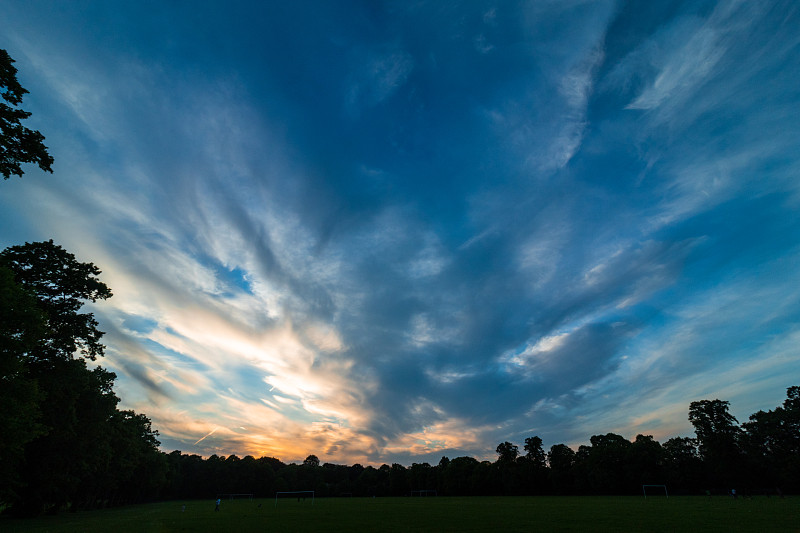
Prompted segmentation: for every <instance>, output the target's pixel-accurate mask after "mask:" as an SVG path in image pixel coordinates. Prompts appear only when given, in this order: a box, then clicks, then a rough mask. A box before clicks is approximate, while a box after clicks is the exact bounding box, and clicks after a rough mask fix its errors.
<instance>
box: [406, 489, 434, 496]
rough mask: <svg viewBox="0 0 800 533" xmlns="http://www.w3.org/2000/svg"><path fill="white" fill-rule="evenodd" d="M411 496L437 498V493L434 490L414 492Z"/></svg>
mask: <svg viewBox="0 0 800 533" xmlns="http://www.w3.org/2000/svg"><path fill="white" fill-rule="evenodd" d="M411 496H436V491H435V490H433V489H425V490H412V491H411Z"/></svg>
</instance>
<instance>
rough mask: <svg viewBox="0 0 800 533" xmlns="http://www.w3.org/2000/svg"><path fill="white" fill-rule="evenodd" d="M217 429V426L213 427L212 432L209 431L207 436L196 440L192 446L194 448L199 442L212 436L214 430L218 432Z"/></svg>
mask: <svg viewBox="0 0 800 533" xmlns="http://www.w3.org/2000/svg"><path fill="white" fill-rule="evenodd" d="M218 429H219V426H217V427H215V428H214V429H212V430H211V431H210V432H209V433H208V435H206V436H204V437H200V438H199V439H198V440H197V442H195V443H194V445H195V446H196V445H197V444H198V443H199V442H202V441H203V440H205V439H207V438H208V437H210V436H211V435H213V434H214V432H215V431H216V430H218Z"/></svg>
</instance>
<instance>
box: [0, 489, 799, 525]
mask: <svg viewBox="0 0 800 533" xmlns="http://www.w3.org/2000/svg"><path fill="white" fill-rule="evenodd" d="M259 504H260V505H261V507H259ZM183 505H186V511H185V512H184V511H182V507H183ZM799 507H800V499H798V498H796V497H795V498H785V499H779V498H765V497H757V498H753V499H738V500H733V499H731V498H728V497H714V498H705V497H699V496H698V497H671V498H669V499H666V498H664V497H650V498H648V499H646V500H645V499H644V498H643V497H641V496H639V497H633V496H628V497H566V496H564V497H484V498H478V497H473V498H445V497H438V498H375V499H373V498H327V499H317V500H316V501H315V502H314V504H313V505H312V504H311V500H306V501H304V502H303V501H301V502H298V501H296V500H293V499H288V500H279V501H278V504H277V506H276V505H275V501H274V500H271V499H263V500H254V501H252V502H251V501H247V500H236V501H224V502H223V503H222V509H221V511H220V512H214V503H213V501H211V500H209V501H196V500H195V501H186V502H182V501H178V502H165V503H154V504H145V505H136V506H130V507H123V508H118V509H106V510H99V511H87V512H81V513H74V514H70V513H64V514H60V515H57V516H48V517H41V518H37V519H33V520H9V519H0V531H3V532H7V533H13V532H23V531H24V532H37V531H38V532H53V533H56V532H87V533H93V532H97V533H100V532H103V533H106V532H112V533H125V532H136V533H142V532H144V533H147V532H170V531H187V532H188V531H230V532H235V533H247V532H250V531H258V532H265V531H278V532H298V533H300V532H305V531H324V532H326V533H335V532H352V531H380V532H400V531H403V532H408V531H458V532H468V531H503V532H508V531H525V532H530V531H547V532H550V531H576V532H584V531H664V532H679V531H721V532H722V531H724V532H726V533H727V532H731V531H758V532H769V531H775V532H792V531H796V532H800V512H799V511H800V509H799Z"/></svg>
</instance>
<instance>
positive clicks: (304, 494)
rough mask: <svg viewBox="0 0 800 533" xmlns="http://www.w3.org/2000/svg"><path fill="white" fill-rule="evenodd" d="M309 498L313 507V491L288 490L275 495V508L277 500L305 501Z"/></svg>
mask: <svg viewBox="0 0 800 533" xmlns="http://www.w3.org/2000/svg"><path fill="white" fill-rule="evenodd" d="M309 496H310V497H311V505H314V491H313V490H290V491H281V492H276V493H275V507H277V506H278V498H283V499H285V498H297V501H298V502H299V501H300V500H302V501H306V498H308V497H309Z"/></svg>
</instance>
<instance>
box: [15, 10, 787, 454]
mask: <svg viewBox="0 0 800 533" xmlns="http://www.w3.org/2000/svg"><path fill="white" fill-rule="evenodd" d="M799 10H800V5H798V4H797V3H796V2H792V1H785V2H780V1H773V2H770V1H741V2H737V1H733V0H730V1H722V2H718V3H717V2H702V1H694V0H692V1H686V2H679V1H653V2H630V3H626V2H608V1H571V0H564V1H555V0H538V1H532V2H516V1H511V0H508V1H502V2H482V1H477V0H476V1H465V2H448V1H445V0H437V1H430V2H425V1H398V2H379V1H373V0H366V1H363V2H349V1H337V2H329V1H322V0H318V1H298V2H294V1H293V2H272V1H270V2H262V1H257V2H246V1H240V0H232V1H228V2H202V1H193V2H149V1H142V2H106V1H102V2H101V1H80V2H78V1H76V2H52V1H38V0H29V1H25V2H22V1H17V0H0V12H2V19H3V23H2V24H0V48H4V49H6V50H7V51H8V52H9V54H10V55H11V57H12V58H14V59H15V60H16V63H15V66H16V67H17V68H18V69H19V74H18V79H19V81H20V82H21V84H22V85H23V87H25V88H26V89H28V90H29V91H30V94H28V95H26V96H25V99H24V100H23V104H22V107H23V108H24V109H26V110H28V111H31V112H32V113H33V115H32V117H31V118H30V119H29V120H27V121H26V122H27V126H28V127H31V128H34V129H38V130H40V131H41V132H42V133H43V134H44V135H45V137H46V140H45V144H46V145H47V146H48V148H49V151H50V154H51V155H52V156H53V157H54V158H55V164H54V166H53V173H52V174H47V173H44V172H42V171H41V170H39V169H38V168H37V167H35V166H32V165H28V166H27V167H26V168H25V171H26V173H25V175H24V177H23V178H22V179H19V178H16V177H12V178H11V179H9V180H7V181H4V182H2V183H0V248H5V247H6V246H11V245H16V244H22V243H24V242H33V241H41V240H47V239H53V240H54V241H55V242H56V243H58V244H60V245H62V246H63V247H65V248H66V249H67V250H69V251H71V252H72V253H74V254H75V255H76V256H77V258H78V259H79V260H81V261H85V262H92V263H95V264H96V265H97V266H98V267H99V268H100V269H101V270H102V274H101V279H102V280H103V281H104V282H105V283H106V284H107V285H109V287H110V288H111V289H112V291H113V293H114V296H113V297H112V298H111V299H109V300H107V301H104V302H98V303H97V304H94V305H91V306H88V307H87V308H86V309H87V310H88V311H91V312H93V313H94V314H95V316H96V317H97V319H98V320H99V322H100V329H101V330H103V331H104V332H106V335H105V337H104V342H105V344H106V346H107V348H106V355H105V357H104V358H103V359H102V360H99V363H100V364H101V365H102V366H103V367H105V368H107V369H109V370H111V371H113V372H115V373H116V375H117V381H116V385H115V391H116V392H117V394H118V395H119V396H120V398H121V400H122V401H121V404H120V407H121V408H125V409H134V410H136V411H137V412H142V413H145V414H146V415H147V416H149V417H150V419H151V420H152V422H153V426H154V428H155V429H157V430H158V431H159V433H160V435H159V439H160V441H161V447H162V449H163V450H165V451H172V450H181V451H182V452H184V453H196V454H200V455H203V456H209V455H211V454H214V453H216V454H220V455H229V454H237V455H239V456H240V457H241V456H244V455H248V454H250V455H254V456H256V457H259V456H271V457H277V458H279V459H281V460H283V461H285V462H293V461H302V460H303V459H304V458H305V457H306V456H307V455H309V454H315V455H317V456H318V457H319V458H320V460H321V461H322V462H332V463H339V464H353V463H361V464H365V465H366V464H373V465H380V464H382V463H389V464H390V463H400V464H405V465H410V464H411V463H412V462H430V463H433V464H435V463H437V462H438V461H439V459H440V458H441V457H442V456H448V457H450V458H453V457H458V456H462V455H468V456H472V457H475V458H478V459H488V460H494V459H495V458H496V454H495V451H494V450H495V448H496V446H497V444H498V443H501V442H503V441H510V442H513V443H515V444H517V445H518V446H519V447H520V449H522V445H523V443H524V439H525V438H527V437H530V436H534V435H537V436H539V437H541V438H542V440H543V441H544V446H545V448H546V449H549V447H550V446H552V445H554V444H558V443H565V444H568V445H570V446H573V447H576V446H578V445H580V444H587V443H588V441H589V438H590V437H591V436H592V435H595V434H605V433H608V432H614V433H618V434H621V435H623V436H625V437H626V438H629V439H633V438H634V437H635V436H636V435H637V434H639V433H641V434H645V435H653V436H654V437H655V438H656V439H657V440H659V441H661V442H664V441H666V440H667V439H669V438H671V437H676V436H692V435H693V430H692V427H691V425H690V424H689V422H688V420H687V413H688V407H689V404H690V402H692V401H695V400H701V399H715V398H719V399H722V400H727V401H730V402H731V413H732V414H733V415H734V416H736V417H737V418H738V419H739V421H740V422H744V421H746V420H747V417H748V416H749V415H750V414H752V413H754V412H756V411H758V410H762V409H763V410H768V409H773V408H775V407H776V406H778V405H780V404H781V403H782V402H783V400H784V399H785V397H786V388H787V387H789V386H793V385H798V384H800V291H799V290H798V288H800V268H798V266H800V217H798V213H799V212H800V211H799V208H800V179H798V175H799V173H800V147H799V146H798V139H800V12H798V11H799Z"/></svg>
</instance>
